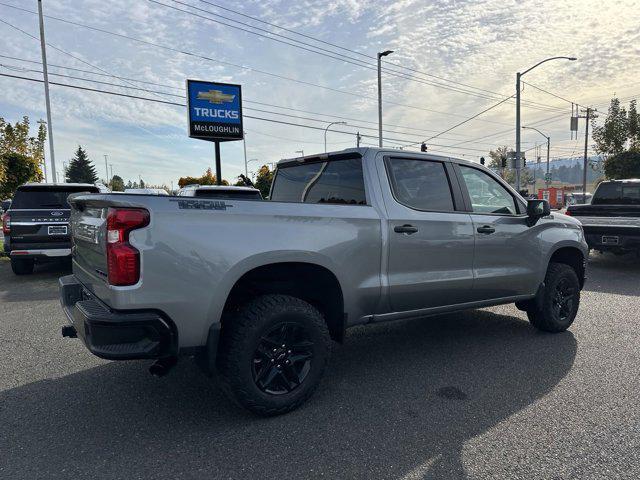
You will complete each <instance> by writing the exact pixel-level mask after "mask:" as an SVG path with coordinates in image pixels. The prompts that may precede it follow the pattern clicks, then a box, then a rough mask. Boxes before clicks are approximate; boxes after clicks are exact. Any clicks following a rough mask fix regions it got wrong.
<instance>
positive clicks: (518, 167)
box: [516, 57, 577, 192]
mask: <svg viewBox="0 0 640 480" xmlns="http://www.w3.org/2000/svg"><path fill="white" fill-rule="evenodd" d="M551 60H571V61H574V60H577V58H576V57H549V58H545V59H544V60H542V61H541V62H538V63H536V64H535V65H534V66H533V67H530V68H527V69H526V70H525V71H524V72H522V73H520V72H518V73H516V190H517V191H518V192H519V191H520V157H521V156H522V153H521V152H520V78H522V76H523V75H524V74H525V73H527V72H530V71H531V70H533V69H534V68H536V67H537V66H539V65H542V64H543V63H545V62H549V61H551Z"/></svg>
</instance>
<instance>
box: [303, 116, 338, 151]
mask: <svg viewBox="0 0 640 480" xmlns="http://www.w3.org/2000/svg"><path fill="white" fill-rule="evenodd" d="M346 124H347V122H331V123H330V124H329V125H327V128H325V129H324V153H327V130H329V127H330V126H331V125H346ZM303 157H304V155H303Z"/></svg>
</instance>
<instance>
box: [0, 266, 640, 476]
mask: <svg viewBox="0 0 640 480" xmlns="http://www.w3.org/2000/svg"><path fill="white" fill-rule="evenodd" d="M64 273H65V272H64V271H63V270H61V269H60V268H59V267H58V266H57V265H51V266H44V267H39V268H38V269H37V271H36V273H35V274H34V275H32V276H27V277H15V276H14V275H13V274H12V273H11V270H10V267H9V263H8V261H7V260H6V259H0V358H1V359H2V364H1V366H0V478H3V479H12V480H15V479H37V478H47V479H49V478H69V479H79V478H91V479H95V478H109V479H114V478H122V479H138V478H140V479H151V478H153V479H160V478H167V479H182V478H188V479H217V478H230V479H236V478H243V479H244V478H246V479H261V478H282V479H289V478H291V479H294V478H295V479H302V478H315V477H322V478H330V479H341V478H363V479H423V478H425V479H426V478H429V479H431V478H470V479H485V478H500V479H503V478H522V479H525V478H526V479H529V478H544V479H572V478H580V479H585V478H594V479H604V478H607V479H609V478H628V479H637V478H640V401H639V396H638V392H639V391H640V333H639V327H640V315H639V313H638V312H640V261H639V260H636V259H633V258H616V257H612V256H601V255H595V256H592V258H591V262H590V266H589V280H588V283H587V285H586V289H585V291H584V292H583V297H582V305H581V308H580V312H579V314H578V318H577V320H576V322H575V323H574V325H573V326H572V328H571V329H570V331H568V332H565V333H563V334H558V335H552V334H543V333H540V332H537V331H535V330H534V329H532V328H531V327H530V326H529V324H528V322H527V321H526V317H525V316H524V314H523V313H521V312H519V311H518V310H516V309H515V307H513V306H503V307H496V308H490V309H485V310H477V311H472V312H466V313H462V314H455V315H446V316H439V317H432V318H427V319H418V320H411V321H401V322H396V323H389V324H381V325H376V326H373V327H367V328H356V329H353V330H351V331H350V333H349V335H348V338H347V342H346V343H345V345H343V346H338V345H336V346H335V349H334V354H333V357H332V360H331V364H330V369H329V371H328V374H327V376H326V377H325V379H324V380H323V383H322V385H321V387H320V388H319V390H318V392H317V393H316V395H315V396H314V397H313V398H312V399H311V401H310V402H308V403H307V404H306V405H304V406H303V407H302V408H301V409H299V410H297V411H295V412H293V413H291V414H288V415H285V416H281V417H277V418H269V419H263V418H258V417H255V416H253V415H251V414H249V413H247V412H245V411H244V410H241V409H240V408H237V407H236V406H234V405H233V404H231V403H229V402H228V401H227V400H226V398H225V397H224V396H223V395H222V393H221V392H220V391H219V389H218V387H217V386H216V384H215V381H211V380H210V379H208V378H207V377H205V376H204V375H202V374H201V373H200V372H199V370H197V368H196V367H195V365H193V364H192V362H190V361H188V360H187V361H185V362H182V363H181V364H179V365H178V366H177V367H176V369H175V370H173V371H172V372H171V373H170V374H169V375H168V376H167V377H164V378H155V377H152V376H151V375H149V374H148V372H147V366H148V365H149V363H147V362H108V361H103V360H100V359H98V358H96V357H93V356H92V355H90V354H89V353H88V352H87V351H86V350H85V349H84V347H83V346H82V345H81V343H80V341H79V340H70V339H63V338H62V337H61V336H60V327H61V326H62V325H63V324H64V323H65V321H64V318H63V314H62V313H61V311H60V308H59V303H58V298H57V277H58V276H60V275H62V274H64Z"/></svg>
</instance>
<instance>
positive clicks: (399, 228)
mask: <svg viewBox="0 0 640 480" xmlns="http://www.w3.org/2000/svg"><path fill="white" fill-rule="evenodd" d="M393 231H394V232H396V233H407V234H409V235H411V234H412V233H416V232H417V231H418V227H414V226H413V225H409V224H407V225H396V226H395V227H393Z"/></svg>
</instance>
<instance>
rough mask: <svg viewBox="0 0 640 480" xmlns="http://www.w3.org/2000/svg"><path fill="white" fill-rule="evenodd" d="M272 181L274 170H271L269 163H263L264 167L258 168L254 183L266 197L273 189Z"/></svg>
mask: <svg viewBox="0 0 640 480" xmlns="http://www.w3.org/2000/svg"><path fill="white" fill-rule="evenodd" d="M271 182H273V172H272V171H271V170H269V167H268V166H267V165H263V166H262V167H260V170H258V174H257V175H256V181H255V182H254V185H255V187H256V188H257V189H258V190H260V193H261V194H262V196H263V197H264V198H267V197H268V196H269V191H270V190H271Z"/></svg>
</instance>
